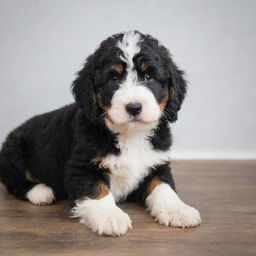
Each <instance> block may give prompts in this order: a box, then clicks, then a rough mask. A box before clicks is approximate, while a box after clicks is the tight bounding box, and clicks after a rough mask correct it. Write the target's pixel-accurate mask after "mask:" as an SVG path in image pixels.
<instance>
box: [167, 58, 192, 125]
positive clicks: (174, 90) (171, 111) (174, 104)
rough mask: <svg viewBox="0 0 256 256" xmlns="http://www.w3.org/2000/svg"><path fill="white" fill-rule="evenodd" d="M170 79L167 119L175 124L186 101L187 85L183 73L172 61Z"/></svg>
mask: <svg viewBox="0 0 256 256" xmlns="http://www.w3.org/2000/svg"><path fill="white" fill-rule="evenodd" d="M169 67H170V78H169V90H170V98H169V101H168V102H167V105H166V109H165V111H166V112H167V115H166V117H167V118H168V120H169V121H170V122H175V121H176V120H177V118H178V111H179V110H180V108H181V104H182V102H183V100H184V97H185V95H186V91H187V84H186V81H185V79H184V78H183V74H184V73H183V71H181V70H179V69H178V68H177V67H176V65H175V64H174V63H173V62H172V61H171V60H170V64H169Z"/></svg>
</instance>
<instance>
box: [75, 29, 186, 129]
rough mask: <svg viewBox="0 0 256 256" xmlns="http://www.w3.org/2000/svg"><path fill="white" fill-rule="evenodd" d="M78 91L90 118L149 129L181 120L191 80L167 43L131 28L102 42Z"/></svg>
mask: <svg viewBox="0 0 256 256" xmlns="http://www.w3.org/2000/svg"><path fill="white" fill-rule="evenodd" d="M72 91H73V94H74V96H75V99H76V102H77V104H78V105H79V107H80V108H81V109H82V110H83V113H84V114H85V116H86V117H87V118H88V120H89V121H90V122H98V121H102V120H104V122H105V123H106V124H107V126H108V127H110V128H111V129H116V130H120V129H126V128H132V127H133V128H136V129H139V128H143V129H144V128H147V127H152V124H156V123H158V121H159V120H160V118H166V119H167V120H169V121H170V122H174V121H176V120H177V113H178V111H179V110H180V107H181V104H182V101H183V99H184V96H185V93H186V82H185V80H184V79H183V72H182V71H180V70H179V69H178V68H177V67H176V65H175V64H174V63H173V61H172V59H171V56H170V53H169V51H168V50H167V49H166V48H165V47H164V46H162V45H160V44H159V42H158V41H157V40H156V39H154V38H152V37H151V36H150V35H144V34H142V33H140V32H138V31H129V32H127V33H122V34H116V35H113V36H111V37H109V38H108V39H106V40H105V41H103V42H102V43H101V45H100V47H99V48H98V49H97V50H96V51H95V53H94V54H92V55H91V56H89V57H88V59H87V61H86V63H85V65H84V68H83V69H82V70H81V71H80V72H79V73H78V77H77V78H76V80H75V81H74V82H73V84H72Z"/></svg>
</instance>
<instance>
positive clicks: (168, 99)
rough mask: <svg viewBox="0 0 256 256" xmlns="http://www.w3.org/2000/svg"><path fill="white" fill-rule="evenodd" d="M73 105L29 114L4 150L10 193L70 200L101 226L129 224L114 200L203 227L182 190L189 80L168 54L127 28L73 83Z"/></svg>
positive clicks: (1, 172)
mask: <svg viewBox="0 0 256 256" xmlns="http://www.w3.org/2000/svg"><path fill="white" fill-rule="evenodd" d="M72 92H73V94H74V97H75V103H74V104H71V105H68V106H65V107H63V108H60V109H57V110H55V111H52V112H49V113H46V114H42V115H39V116H36V117H33V118H31V119H30V120H28V121H26V122H25V123H24V124H22V125H21V126H20V127H18V128H16V129H15V130H14V131H12V132H11V133H10V134H9V135H8V137H7V139H6V141H5V142H4V144H3V147H2V150H1V152H0V177H1V181H2V182H3V183H4V184H5V185H6V187H7V189H8V191H9V192H10V193H12V194H14V195H16V196H17V197H18V198H20V199H23V200H29V201H30V202H31V203H34V204H37V205H44V204H50V203H52V202H53V201H54V200H59V199H62V198H66V197H67V196H68V197H69V198H70V200H72V202H73V206H74V207H73V208H72V216H73V217H79V218H80V219H81V222H82V223H85V224H86V225H87V226H88V227H89V228H91V229H92V230H93V231H94V232H97V233H99V234H105V235H114V236H119V235H122V234H124V233H126V232H127V231H128V230H129V229H130V228H131V221H130V218H129V216H128V215H127V214H126V213H124V212H123V211H122V210H121V209H119V208H118V207H117V206H116V202H119V201H122V200H128V201H136V202H142V203H144V202H145V203H146V205H147V206H148V209H149V211H150V213H151V215H152V216H153V217H155V218H156V220H157V221H159V223H160V224H164V225H171V226H177V227H190V226H196V225H198V224H200V221H201V220H200V215H199V213H198V211H197V210H195V209H194V208H192V207H189V206H187V205H186V204H184V203H183V202H182V201H181V200H180V199H179V198H178V196H177V195H176V193H175V186H174V181H173V178H172V175H171V171H170V146H171V141H172V140H171V132H170V127H169V123H172V122H175V121H176V120H177V115H178V111H179V110H180V107H181V104H182V102H183V99H184V96H185V94H186V82H185V80H184V78H183V72H182V71H180V70H179V69H178V68H177V66H176V65H175V64H174V62H173V61H172V59H171V56H170V54H169V51H168V50H167V49H166V48H165V47H164V46H162V45H161V44H160V43H159V42H158V41H157V40H156V39H154V38H153V37H151V36H150V35H144V34H142V33H140V32H138V31H129V32H126V33H120V34H116V35H113V36H111V37H109V38H107V39H106V40H105V41H103V42H102V43H101V44H100V46H99V48H98V49H97V50H96V51H95V52H94V54H92V55H90V56H89V57H88V58H87V60H86V63H85V65H84V67H83V68H82V70H81V71H79V72H78V75H77V78H76V79H75V81H74V82H73V84H72Z"/></svg>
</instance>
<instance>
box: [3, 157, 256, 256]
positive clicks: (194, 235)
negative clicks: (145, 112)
mask: <svg viewBox="0 0 256 256" xmlns="http://www.w3.org/2000/svg"><path fill="white" fill-rule="evenodd" d="M173 174H174V177H175V179H176V184H177V189H178V192H179V195H180V197H181V198H182V199H183V200H184V201H185V202H187V203H188V204H190V205H192V206H194V207H196V208H197V209H198V210H199V211H200V212H201V216H202V219H203V223H202V225H201V226H200V227H198V228H191V229H179V228H167V227H163V226H160V225H159V224H157V223H155V222H154V220H153V219H152V218H151V217H150V216H149V215H148V214H147V213H146V212H145V210H144V207H143V206H140V205H136V204H121V208H122V209H123V210H125V211H126V212H127V213H128V214H129V215H130V217H131V219H132V221H133V229H132V231H130V232H129V233H128V234H126V235H125V236H122V237H118V238H112V237H100V236H98V235H96V234H93V233H92V232H91V231H90V230H88V229H87V227H85V226H84V225H82V224H79V223H78V221H77V220H76V219H70V218H68V214H69V202H68V201H62V202H58V203H57V204H55V205H51V206H34V205H32V204H29V203H28V202H22V201H18V200H16V199H15V198H14V197H12V196H10V195H8V194H7V193H6V192H5V190H4V188H3V186H2V185H0V255H1V256H5V255H10V256H15V255H19V256H21V255H37V256H38V255H78V256H80V255H92V256H94V255H142V256H149V255H174V256H179V255H184V256H185V255H189V256H193V255H204V256H208V255H209V256H210V255H214V256H216V255H217V256H220V255H225V256H229V255H232V256H233V255H241V256H242V255H243V256H244V255H256V161H175V162H173Z"/></svg>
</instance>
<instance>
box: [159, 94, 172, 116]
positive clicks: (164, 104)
mask: <svg viewBox="0 0 256 256" xmlns="http://www.w3.org/2000/svg"><path fill="white" fill-rule="evenodd" d="M169 98H170V91H169V90H166V91H165V96H164V98H163V99H162V100H161V102H160V104H159V107H160V109H161V111H162V112H163V111H164V109H165V106H166V104H167V102H168V100H169Z"/></svg>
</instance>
